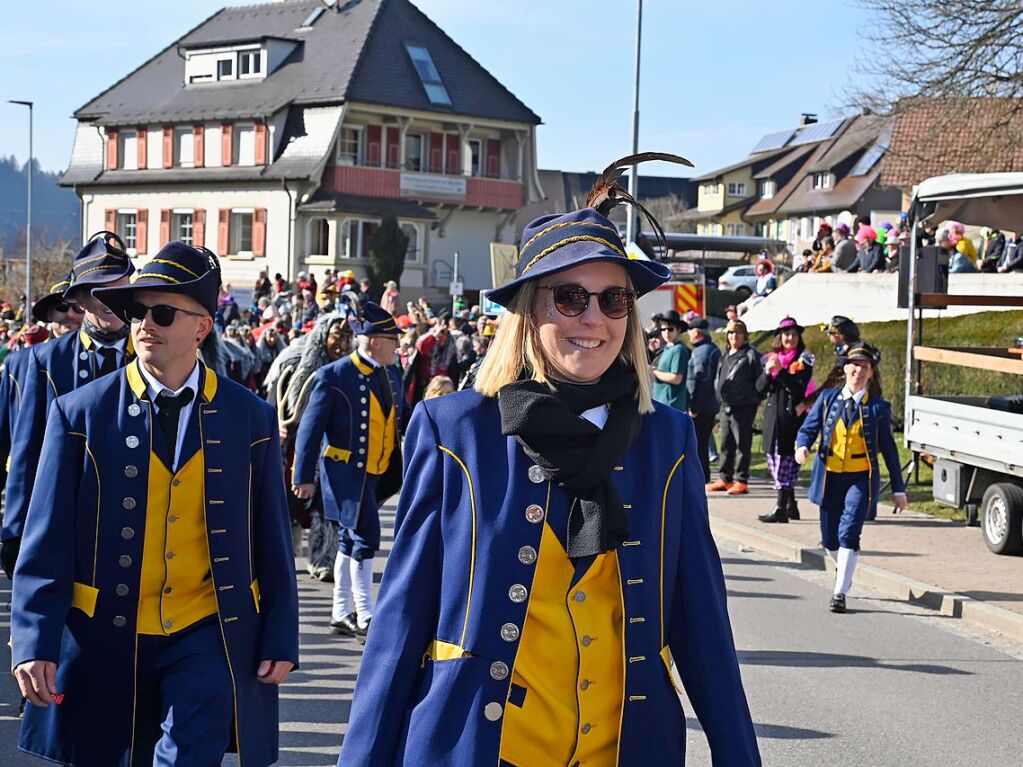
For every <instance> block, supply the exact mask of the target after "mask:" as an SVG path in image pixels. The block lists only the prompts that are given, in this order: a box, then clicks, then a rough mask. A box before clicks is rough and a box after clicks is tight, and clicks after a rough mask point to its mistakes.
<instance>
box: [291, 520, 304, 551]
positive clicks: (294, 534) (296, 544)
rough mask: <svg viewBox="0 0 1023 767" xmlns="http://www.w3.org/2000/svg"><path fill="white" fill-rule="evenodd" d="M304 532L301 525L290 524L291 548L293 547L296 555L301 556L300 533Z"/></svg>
mask: <svg viewBox="0 0 1023 767" xmlns="http://www.w3.org/2000/svg"><path fill="white" fill-rule="evenodd" d="M304 532H305V530H303V529H302V527H301V525H292V526H291V548H292V549H294V551H295V556H296V557H300V556H302V534H303V533H304Z"/></svg>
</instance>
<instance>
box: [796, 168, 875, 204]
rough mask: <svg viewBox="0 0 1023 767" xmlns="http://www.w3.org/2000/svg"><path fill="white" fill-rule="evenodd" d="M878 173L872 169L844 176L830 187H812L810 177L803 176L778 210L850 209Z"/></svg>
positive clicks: (873, 182)
mask: <svg viewBox="0 0 1023 767" xmlns="http://www.w3.org/2000/svg"><path fill="white" fill-rule="evenodd" d="M880 175H881V171H880V170H874V171H873V172H871V173H868V174H867V175H865V176H846V177H845V178H843V179H840V180H839V181H838V182H837V183H836V184H835V186H834V187H832V188H831V189H814V188H813V185H812V184H811V182H810V179H809V178H807V177H805V176H804V177H803V178H802V179H801V184H800V185H799V186H798V188H797V189H796V191H795V192H793V194H792V195H791V196H790V197H789V198H788V199H787V200H785V202H784V204H782V205H781V206H779V207H778V212H779V213H786V214H789V215H792V214H797V213H822V212H824V211H841V210H852V209H854V208H855V207H856V203H858V202H859V201H860V198H861V197H863V195H865V194H866V193H867V192H868V191H869V190H870V188H871V187H872V186H873V185H874V184H875V183H876V182H877V180H878V178H879V177H880Z"/></svg>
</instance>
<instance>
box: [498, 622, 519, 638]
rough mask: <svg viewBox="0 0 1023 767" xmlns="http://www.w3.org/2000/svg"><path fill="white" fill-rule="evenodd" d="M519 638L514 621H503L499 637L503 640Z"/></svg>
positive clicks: (517, 628)
mask: <svg viewBox="0 0 1023 767" xmlns="http://www.w3.org/2000/svg"><path fill="white" fill-rule="evenodd" d="M518 638H519V627H518V626H516V625H515V624H514V623H505V624H504V625H503V626H501V639H503V640H504V641H505V642H514V641H515V640H516V639H518Z"/></svg>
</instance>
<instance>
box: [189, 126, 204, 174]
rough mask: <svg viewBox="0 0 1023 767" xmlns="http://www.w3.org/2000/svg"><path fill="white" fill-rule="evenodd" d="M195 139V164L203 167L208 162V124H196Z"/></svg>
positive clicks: (194, 129)
mask: <svg viewBox="0 0 1023 767" xmlns="http://www.w3.org/2000/svg"><path fill="white" fill-rule="evenodd" d="M192 136H193V141H194V142H195V151H194V152H193V154H194V155H195V157H194V160H193V162H194V165H195V167H197V168H201V167H203V166H204V165H205V164H206V126H204V125H196V126H195V127H193V128H192Z"/></svg>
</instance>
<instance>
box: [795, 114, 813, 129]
mask: <svg viewBox="0 0 1023 767" xmlns="http://www.w3.org/2000/svg"><path fill="white" fill-rule="evenodd" d="M815 122H817V115H816V114H814V113H813V112H803V114H802V115H800V117H799V127H800V128H802V127H803V126H804V125H813V124H814V123H815Z"/></svg>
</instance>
